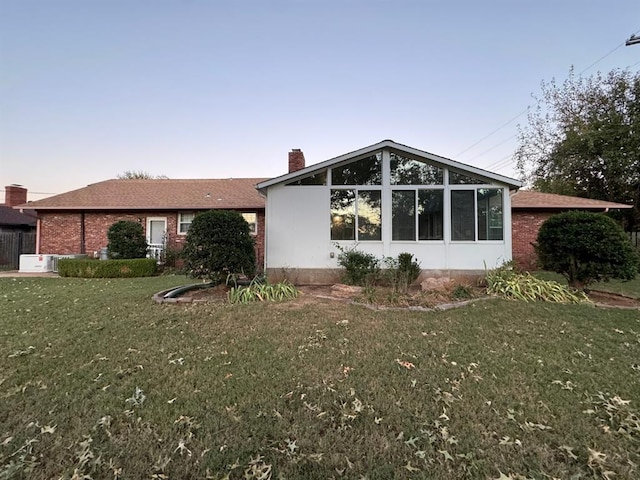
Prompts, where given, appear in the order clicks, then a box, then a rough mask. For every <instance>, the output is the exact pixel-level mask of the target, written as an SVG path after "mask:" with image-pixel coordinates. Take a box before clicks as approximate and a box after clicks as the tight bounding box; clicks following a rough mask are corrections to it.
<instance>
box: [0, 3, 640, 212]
mask: <svg viewBox="0 0 640 480" xmlns="http://www.w3.org/2000/svg"><path fill="white" fill-rule="evenodd" d="M638 31H640V1H638V0H607V1H604V0H597V1H596V0H532V1H525V0H520V1H518V0H501V1H497V0H485V1H478V0H460V1H455V0H452V1H444V0H442V1H435V0H434V1H430V0H423V1H402V0H395V1H377V0H322V1H321V0H317V1H316V0H297V1H294V0H276V1H269V0H262V1H242V0H234V1H222V0H221V1H215V0H210V1H204V0H104V1H97V0H96V1H89V0H78V1H68V0H39V1H33V0H0V182H1V185H0V188H3V187H4V186H5V185H8V184H12V183H17V184H22V185H24V186H25V187H27V188H28V189H29V190H30V191H31V192H33V194H32V195H30V197H29V198H30V200H37V199H40V198H44V197H45V195H43V194H42V193H43V192H46V193H48V192H50V193H62V192H66V191H69V190H73V189H76V188H80V187H83V186H85V185H87V184H89V183H95V182H99V181H102V180H106V179H108V178H115V177H116V176H117V174H118V173H122V172H124V171H125V170H144V171H147V172H149V173H151V174H155V175H160V174H163V175H167V176H168V177H170V178H226V177H248V176H251V177H272V176H277V175H281V174H283V173H285V172H286V168H287V152H288V151H289V150H290V149H291V148H300V149H302V150H303V152H304V153H305V156H306V158H307V165H310V164H313V163H317V162H320V161H324V160H327V159H329V158H332V157H335V156H338V155H341V154H343V153H347V152H349V151H352V150H355V149H358V148H360V147H364V146H367V145H371V144H373V143H376V142H379V141H381V140H384V139H387V138H390V139H392V140H395V141H396V142H399V143H404V144H407V145H410V146H412V147H415V148H419V149H423V150H427V151H430V152H432V153H435V154H439V155H443V156H446V157H449V158H453V159H455V160H458V161H461V162H465V163H469V164H472V165H476V166H478V167H481V168H487V167H489V169H491V170H494V171H497V172H498V173H501V174H503V175H508V176H515V175H516V174H515V172H514V170H513V165H512V164H511V163H510V162H509V158H510V155H511V154H512V153H513V151H514V149H515V146H516V140H515V134H516V132H517V124H518V123H525V122H526V115H522V116H521V117H519V118H518V119H517V120H516V121H514V122H512V123H510V124H509V125H508V126H507V127H505V128H503V129H501V130H499V131H498V132H497V133H495V134H494V135H492V136H490V137H489V138H488V139H486V140H484V141H482V142H481V143H480V144H478V145H476V146H475V147H473V148H471V149H469V150H467V148H468V147H470V146H471V145H473V144H474V143H476V142H477V141H478V140H480V139H482V138H483V137H485V136H486V135H487V134H489V133H491V132H492V131H494V130H495V129H497V128H499V127H500V126H502V125H503V124H505V123H506V122H508V121H509V120H511V119H512V118H513V117H514V116H516V115H518V114H519V113H521V112H523V111H524V110H525V109H526V108H527V106H531V105H533V101H532V97H531V94H532V93H536V92H539V85H540V82H541V81H542V80H550V79H552V78H554V77H555V78H556V79H558V80H563V79H564V78H566V76H567V74H568V72H569V69H570V67H571V66H572V65H573V66H574V67H575V71H576V72H582V71H583V70H585V69H587V70H586V71H585V72H584V74H585V75H588V74H592V73H595V72H596V71H598V70H600V71H603V72H606V71H609V70H611V69H613V68H629V69H631V70H638V69H639V68H640V45H636V46H630V47H625V46H623V44H624V41H625V40H626V39H627V38H629V37H630V36H631V34H633V33H635V32H638ZM616 47H619V48H617V49H616ZM612 50H613V52H612ZM602 57H605V58H602ZM595 62H597V63H596V65H594V66H592V67H591V68H588V67H590V66H591V65H592V64H593V63H595ZM463 151H464V153H462V152H463ZM485 152H486V153H485ZM36 192H39V193H36ZM0 198H2V196H1V195H0Z"/></svg>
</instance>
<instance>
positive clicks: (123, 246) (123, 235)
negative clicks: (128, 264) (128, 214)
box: [107, 220, 149, 259]
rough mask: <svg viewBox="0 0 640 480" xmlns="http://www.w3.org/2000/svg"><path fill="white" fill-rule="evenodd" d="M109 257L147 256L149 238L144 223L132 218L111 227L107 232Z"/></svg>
mask: <svg viewBox="0 0 640 480" xmlns="http://www.w3.org/2000/svg"><path fill="white" fill-rule="evenodd" d="M107 238H108V240H109V244H108V245H107V250H108V252H109V258H118V259H126V258H145V257H146V256H147V250H148V248H149V246H148V245H147V240H146V239H145V237H144V230H143V229H142V225H140V224H139V223H138V222H133V221H131V220H120V221H118V222H116V223H114V224H113V225H111V226H110V227H109V230H108V232H107Z"/></svg>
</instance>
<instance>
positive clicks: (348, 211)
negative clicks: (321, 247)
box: [331, 190, 356, 240]
mask: <svg viewBox="0 0 640 480" xmlns="http://www.w3.org/2000/svg"><path fill="white" fill-rule="evenodd" d="M355 199H356V192H355V190H331V240H355V233H356V229H355V223H356V221H355V220H356V218H355V217H356V202H355Z"/></svg>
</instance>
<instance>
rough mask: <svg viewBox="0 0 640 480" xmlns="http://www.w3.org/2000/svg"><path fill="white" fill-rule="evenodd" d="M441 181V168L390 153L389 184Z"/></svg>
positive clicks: (426, 183) (435, 182) (438, 183)
mask: <svg viewBox="0 0 640 480" xmlns="http://www.w3.org/2000/svg"><path fill="white" fill-rule="evenodd" d="M442 181H443V170H442V169H441V168H438V167H436V166H434V165H429V164H428V163H424V162H419V161H418V160H413V159H411V158H405V157H401V156H400V155H396V154H395V153H392V154H391V185H442Z"/></svg>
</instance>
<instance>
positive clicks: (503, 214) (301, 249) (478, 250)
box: [258, 140, 521, 283]
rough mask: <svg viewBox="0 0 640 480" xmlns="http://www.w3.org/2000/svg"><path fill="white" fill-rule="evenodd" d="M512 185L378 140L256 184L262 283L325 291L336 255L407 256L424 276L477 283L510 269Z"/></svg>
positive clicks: (293, 160)
mask: <svg viewBox="0 0 640 480" xmlns="http://www.w3.org/2000/svg"><path fill="white" fill-rule="evenodd" d="M520 186H521V183H520V182H519V181H517V180H514V179H512V178H508V177H504V176H502V175H498V174H495V173H492V172H489V171H486V170H482V169H479V168H476V167H472V166H470V165H465V164H463V163H459V162H456V161H454V160H450V159H448V158H444V157H440V156H437V155H434V154H431V153H428V152H424V151H422V150H417V149H415V148H412V147H408V146H405V145H401V144H398V143H396V142H393V141H391V140H385V141H382V142H380V143H377V144H375V145H371V146H368V147H365V148H362V149H360V150H357V151H355V152H351V153H347V154H345V155H342V156H339V157H336V158H333V159H331V160H327V161H325V162H322V163H318V164H316V165H313V166H310V167H305V159H304V155H303V154H302V152H301V151H299V150H293V151H292V152H291V153H290V154H289V173H287V174H286V175H283V176H281V177H277V178H274V179H271V180H267V181H263V182H261V183H259V184H258V189H259V190H260V191H261V192H262V193H263V194H264V195H265V196H266V197H267V213H266V220H267V230H266V239H265V241H266V244H265V267H266V272H267V274H268V275H269V276H270V277H272V278H279V277H282V276H283V275H286V276H288V278H290V279H292V280H293V281H295V282H299V283H329V282H333V281H335V280H336V279H337V278H338V270H337V267H338V263H337V257H338V255H339V254H340V249H349V248H353V247H354V246H357V248H358V249H359V250H361V251H364V252H368V253H371V254H373V255H375V256H376V257H378V258H382V257H397V255H398V254H399V253H402V252H408V253H411V254H413V255H414V256H415V257H416V258H417V260H418V261H419V262H420V265H421V267H422V269H423V270H425V271H428V273H429V274H430V275H454V276H467V275H477V274H479V273H481V272H483V271H484V269H485V268H492V267H495V266H497V265H500V264H502V263H503V262H505V261H508V260H510V259H511V197H510V195H509V191H510V190H512V189H517V188H519V187H520Z"/></svg>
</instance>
